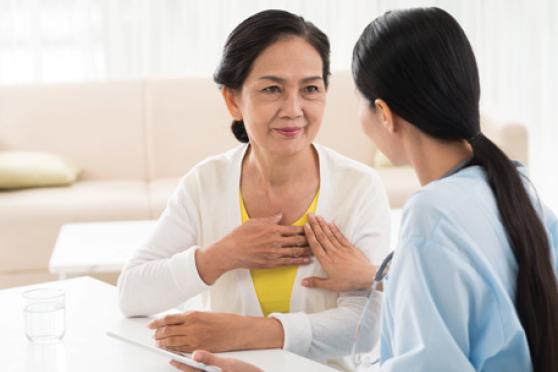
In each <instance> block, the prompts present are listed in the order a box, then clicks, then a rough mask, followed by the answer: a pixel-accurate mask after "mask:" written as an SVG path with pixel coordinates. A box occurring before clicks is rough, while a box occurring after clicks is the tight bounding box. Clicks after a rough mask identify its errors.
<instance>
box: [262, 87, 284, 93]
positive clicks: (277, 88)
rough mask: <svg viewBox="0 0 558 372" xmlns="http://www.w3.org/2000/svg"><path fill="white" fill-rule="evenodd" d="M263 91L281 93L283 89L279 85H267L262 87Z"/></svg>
mask: <svg viewBox="0 0 558 372" xmlns="http://www.w3.org/2000/svg"><path fill="white" fill-rule="evenodd" d="M262 92H264V93H269V94H276V93H281V89H280V88H279V87H278V86H277V85H272V86H270V87H266V88H264V89H262Z"/></svg>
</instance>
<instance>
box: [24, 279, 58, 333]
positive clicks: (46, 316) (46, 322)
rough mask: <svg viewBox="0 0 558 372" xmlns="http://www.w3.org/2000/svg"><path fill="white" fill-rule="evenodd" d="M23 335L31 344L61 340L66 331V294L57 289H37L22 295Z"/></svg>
mask: <svg viewBox="0 0 558 372" xmlns="http://www.w3.org/2000/svg"><path fill="white" fill-rule="evenodd" d="M23 300H24V303H25V304H24V310H23V312H24V315H25V335H26V336H27V338H28V339H29V341H31V342H52V341H58V340H61V339H62V337H63V336H64V332H65V331H66V315H65V309H66V294H65V293H64V291H63V290H61V289H57V288H37V289H31V290H29V291H26V292H24V293H23Z"/></svg>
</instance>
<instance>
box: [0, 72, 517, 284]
mask: <svg viewBox="0 0 558 372" xmlns="http://www.w3.org/2000/svg"><path fill="white" fill-rule="evenodd" d="M230 120H231V119H230V118H229V115H228V113H227V112H226V109H225V106H224V104H223V102H222V98H221V95H220V92H219V90H218V89H217V88H216V86H215V85H214V83H213V82H212V80H211V79H210V78H191V79H167V80H142V81H112V82H88V83H77V84H54V85H28V86H1V87H0V151H6V150H37V151H44V152H48V153H53V154H58V155H61V156H63V157H65V158H66V159H68V160H70V161H72V162H73V163H74V164H76V165H77V166H79V167H80V168H81V169H82V173H81V176H80V179H79V180H78V182H76V183H74V184H73V185H71V186H67V187H46V188H35V189H24V190H15V191H0V288H1V287H7V286H11V285H20V284H26V283H31V282H35V281H43V280H46V279H50V278H53V277H52V276H50V275H49V274H48V268H47V267H48V260H49V257H50V254H51V252H52V249H53V247H54V244H55V242H56V238H57V234H58V232H59V229H60V227H61V226H62V225H63V224H65V223H70V222H91V221H113V220H142V219H156V218H158V216H159V215H160V214H161V212H162V211H163V209H164V208H165V204H166V200H167V198H168V197H169V195H170V194H171V193H172V191H173V189H174V188H175V187H176V185H177V183H178V180H179V179H180V177H181V176H182V175H184V174H185V173H186V172H187V171H188V170H189V169H190V168H191V167H192V166H193V165H194V164H196V163H197V162H199V161H201V160H202V159H204V158H206V157H207V156H209V155H212V154H217V153H220V152H223V151H225V150H227V149H229V148H231V147H233V146H236V145H237V142H236V141H235V139H234V138H233V136H232V134H231V133H230V130H229V123H230ZM483 128H484V131H485V133H486V134H487V135H488V136H489V137H491V138H492V139H493V140H494V141H495V142H496V143H497V144H499V145H500V146H501V147H502V148H503V149H504V150H505V151H506V152H507V153H508V154H509V155H510V156H511V157H513V158H515V159H518V160H520V161H522V162H524V163H526V161H527V133H526V129H525V128H524V127H523V126H521V125H520V124H514V123H502V122H498V121H490V120H489V121H486V122H483ZM317 142H319V143H321V144H323V145H326V146H329V147H332V148H333V149H335V150H337V151H338V152H340V153H342V154H344V155H346V156H349V157H351V158H354V159H356V160H359V161H361V162H364V163H366V164H369V165H370V166H375V165H377V170H378V172H379V173H380V175H381V177H382V178H383V181H384V184H385V187H386V189H387V192H388V195H389V199H390V203H391V206H392V207H393V208H399V207H401V206H402V205H403V204H404V202H405V200H406V199H407V198H408V197H409V196H410V195H411V194H412V193H413V192H414V191H416V190H417V189H418V187H419V184H418V181H417V179H416V177H415V174H414V173H413V171H412V169H411V168H409V167H393V166H390V165H389V164H387V165H386V164H384V162H381V161H379V160H378V159H379V157H378V153H377V151H376V149H375V147H374V145H373V144H372V143H371V142H370V141H369V140H368V139H367V138H366V137H365V136H364V135H363V134H362V132H361V129H360V125H359V122H358V99H357V93H356V90H355V88H354V84H353V82H352V80H351V76H350V74H349V73H348V72H339V73H334V74H333V76H332V79H331V85H330V89H329V93H328V103H327V109H326V113H325V118H324V121H323V126H322V129H321V132H320V134H319V136H318V139H317Z"/></svg>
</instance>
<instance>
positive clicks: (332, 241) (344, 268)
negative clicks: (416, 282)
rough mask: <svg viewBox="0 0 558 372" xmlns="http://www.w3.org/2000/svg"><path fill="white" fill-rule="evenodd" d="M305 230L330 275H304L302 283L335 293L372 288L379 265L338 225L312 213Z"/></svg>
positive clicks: (309, 242) (316, 254)
mask: <svg viewBox="0 0 558 372" xmlns="http://www.w3.org/2000/svg"><path fill="white" fill-rule="evenodd" d="M304 232H305V234H306V238H307V239H308V244H309V245H310V249H312V252H313V253H314V256H315V257H316V258H317V259H318V261H319V262H320V264H321V265H322V268H323V269H324V271H325V272H326V274H327V278H319V277H309V278H305V279H304V280H303V281H302V285H303V286H305V287H309V288H324V289H329V290H331V291H336V292H345V291H352V290H358V289H364V288H370V286H371V285H372V281H373V279H374V275H375V274H376V270H377V267H376V266H374V265H372V264H371V263H370V261H368V258H367V257H366V256H365V255H364V253H362V251H361V250H360V249H358V248H357V247H355V246H354V245H352V244H351V243H350V242H349V241H348V240H347V239H346V238H345V236H343V234H342V233H341V231H340V230H339V228H338V227H337V226H335V225H334V224H328V223H327V222H326V221H325V220H324V219H323V218H322V217H318V216H315V215H313V214H309V215H308V223H307V224H306V225H305V226H304Z"/></svg>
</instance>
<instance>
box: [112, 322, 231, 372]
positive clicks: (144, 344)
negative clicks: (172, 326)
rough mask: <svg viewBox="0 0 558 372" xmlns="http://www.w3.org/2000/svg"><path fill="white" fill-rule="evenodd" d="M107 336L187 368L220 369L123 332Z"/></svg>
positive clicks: (213, 371) (115, 332)
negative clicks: (164, 357)
mask: <svg viewBox="0 0 558 372" xmlns="http://www.w3.org/2000/svg"><path fill="white" fill-rule="evenodd" d="M107 335H108V336H111V337H114V338H116V339H118V340H120V341H124V342H128V343H130V344H133V345H136V346H139V347H143V348H144V349H147V350H149V351H152V352H154V353H157V354H159V355H163V356H166V357H168V358H170V359H173V360H176V361H178V362H180V363H183V364H186V365H187V366H190V367H194V368H198V369H201V370H202V371H207V372H221V368H219V367H214V366H208V365H205V364H203V363H200V362H196V361H195V360H193V359H192V358H190V357H189V354H186V353H179V352H175V351H170V350H167V349H163V348H160V347H158V346H156V345H154V344H153V343H152V342H151V343H149V342H146V341H145V340H142V339H141V338H140V339H134V338H133V337H131V336H129V335H126V334H124V333H123V332H119V331H115V330H108V331H107Z"/></svg>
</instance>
